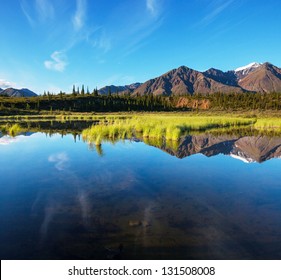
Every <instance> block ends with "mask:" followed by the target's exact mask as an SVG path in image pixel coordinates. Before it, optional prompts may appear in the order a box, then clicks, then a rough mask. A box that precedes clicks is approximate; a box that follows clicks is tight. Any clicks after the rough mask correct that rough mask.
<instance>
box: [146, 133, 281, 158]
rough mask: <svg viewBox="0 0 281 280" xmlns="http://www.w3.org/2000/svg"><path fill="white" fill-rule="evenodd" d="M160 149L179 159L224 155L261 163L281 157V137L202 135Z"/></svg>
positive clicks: (190, 136)
mask: <svg viewBox="0 0 281 280" xmlns="http://www.w3.org/2000/svg"><path fill="white" fill-rule="evenodd" d="M148 144H152V143H148ZM152 145H153V144H152ZM155 146H157V145H155ZM158 148H160V149H162V150H164V151H166V152H168V153H169V154H171V155H173V156H176V157H178V158H185V157H188V156H191V155H194V154H203V155H205V156H207V157H211V156H215V155H218V154H224V155H230V156H232V157H233V158H237V159H240V160H242V161H244V162H259V163H261V162H264V161H267V160H269V159H272V158H279V157H281V137H269V136H244V137H240V136H229V135H220V136H214V135H212V134H200V135H189V136H186V137H184V138H182V139H181V140H180V142H179V145H178V147H177V148H176V149H174V148H171V146H170V145H166V144H165V143H163V144H162V145H161V146H158Z"/></svg>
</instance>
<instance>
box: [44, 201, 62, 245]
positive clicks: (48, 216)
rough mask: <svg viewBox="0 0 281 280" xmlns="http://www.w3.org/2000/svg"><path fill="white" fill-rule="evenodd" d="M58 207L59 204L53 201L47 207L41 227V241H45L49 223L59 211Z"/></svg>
mask: <svg viewBox="0 0 281 280" xmlns="http://www.w3.org/2000/svg"><path fill="white" fill-rule="evenodd" d="M57 208H58V205H57V204H56V203H51V204H50V205H47V206H46V208H45V217H44V220H43V223H42V225H41V228H40V233H41V242H42V241H44V240H45V238H46V236H47V233H48V227H49V224H50V222H51V221H52V219H53V217H54V215H55V213H56V212H57V210H58V209H57Z"/></svg>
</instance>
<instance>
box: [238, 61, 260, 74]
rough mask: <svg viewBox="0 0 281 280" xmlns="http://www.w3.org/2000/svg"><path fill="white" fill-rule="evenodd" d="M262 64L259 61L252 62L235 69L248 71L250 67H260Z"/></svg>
mask: <svg viewBox="0 0 281 280" xmlns="http://www.w3.org/2000/svg"><path fill="white" fill-rule="evenodd" d="M261 65H262V64H261V63H258V62H252V63H250V64H248V65H245V66H242V67H238V68H236V69H235V70H234V72H240V71H247V70H249V69H253V68H258V67H260V66H261Z"/></svg>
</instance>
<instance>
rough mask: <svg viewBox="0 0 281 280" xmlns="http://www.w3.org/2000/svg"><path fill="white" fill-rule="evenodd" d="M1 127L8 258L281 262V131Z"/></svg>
mask: <svg viewBox="0 0 281 280" xmlns="http://www.w3.org/2000/svg"><path fill="white" fill-rule="evenodd" d="M0 136H1V138H0V178H1V184H0V257H1V259H112V258H113V259H114V258H122V259H281V181H280V170H281V160H280V159H279V157H280V155H281V148H280V147H281V138H276V137H275V138H268V137H257V136H256V137H244V138H239V137H236V138H235V137H229V136H216V137H215V136H210V135H199V136H194V137H191V136H190V137H186V138H184V139H182V140H181V143H180V145H179V147H177V148H176V149H173V148H171V147H168V146H167V147H166V146H161V147H160V146H159V147H154V146H150V145H147V144H145V143H143V142H141V141H133V140H131V141H130V140H126V141H119V142H117V143H115V144H111V143H103V144H102V146H101V147H95V146H91V145H88V144H87V143H84V142H83V141H82V140H80V139H79V138H77V139H76V142H75V141H74V138H73V135H66V136H64V137H62V136H61V135H59V134H55V135H53V136H52V137H50V136H46V135H45V134H43V133H29V134H27V135H25V136H24V135H20V136H17V137H15V138H11V137H9V136H3V135H0ZM160 148H161V149H160Z"/></svg>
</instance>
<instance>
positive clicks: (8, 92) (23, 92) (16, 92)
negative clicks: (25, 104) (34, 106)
mask: <svg viewBox="0 0 281 280" xmlns="http://www.w3.org/2000/svg"><path fill="white" fill-rule="evenodd" d="M0 95H4V96H10V97H32V96H37V94H36V93H35V92H33V91H31V90H29V89H27V88H22V89H15V88H7V89H1V88H0Z"/></svg>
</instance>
